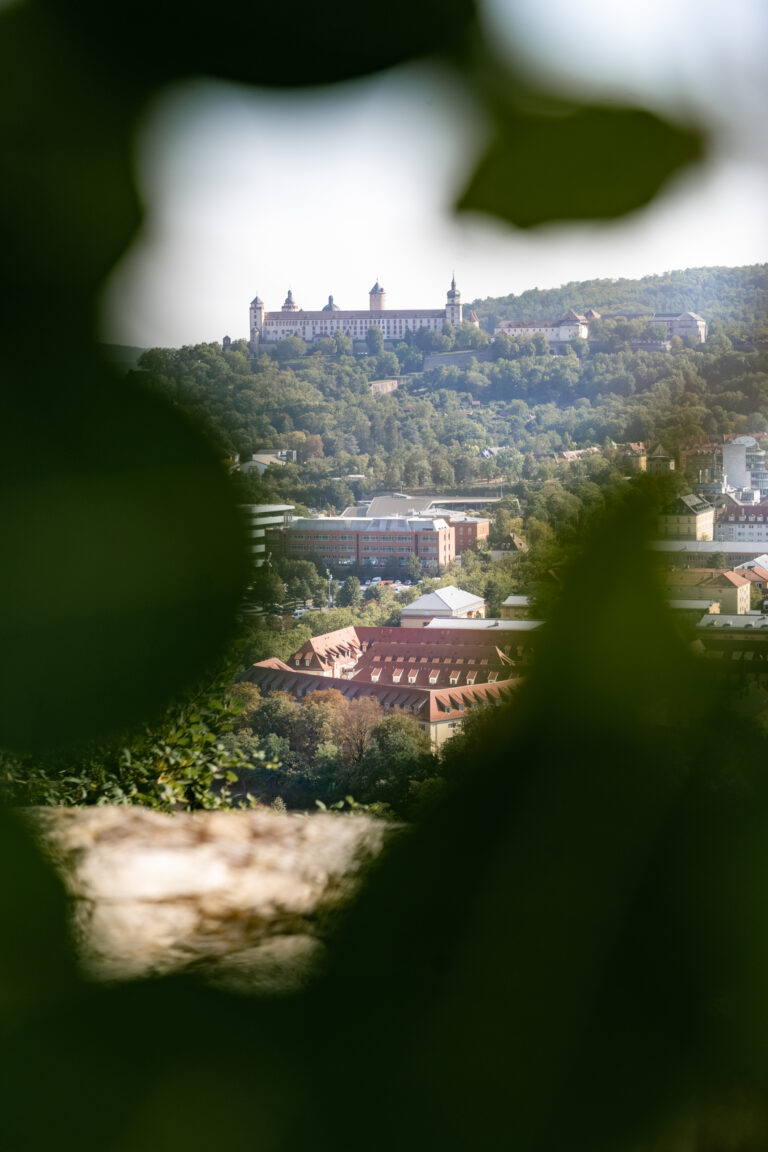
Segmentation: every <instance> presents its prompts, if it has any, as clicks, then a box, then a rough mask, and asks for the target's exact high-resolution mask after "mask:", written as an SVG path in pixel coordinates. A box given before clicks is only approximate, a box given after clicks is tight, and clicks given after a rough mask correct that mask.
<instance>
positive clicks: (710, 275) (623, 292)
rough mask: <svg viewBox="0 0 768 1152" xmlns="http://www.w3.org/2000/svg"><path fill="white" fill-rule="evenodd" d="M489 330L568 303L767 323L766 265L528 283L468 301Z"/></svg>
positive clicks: (561, 309)
mask: <svg viewBox="0 0 768 1152" xmlns="http://www.w3.org/2000/svg"><path fill="white" fill-rule="evenodd" d="M470 307H471V308H473V309H474V310H475V311H476V312H477V314H478V316H479V317H480V320H481V322H482V324H483V327H487V328H489V329H490V330H493V326H494V325H495V324H498V323H499V321H501V320H512V319H520V320H532V321H533V320H548V319H550V320H554V319H556V318H557V317H558V316H562V315H563V313H565V312H567V311H568V309H569V308H573V309H574V310H575V311H576V312H584V311H585V310H586V309H587V308H594V309H595V311H596V312H600V313H604V314H607V315H627V314H641V315H643V314H650V313H653V312H698V313H699V314H700V315H701V316H703V317H704V318H705V319H706V320H711V319H714V318H717V319H719V320H720V321H722V322H723V323H724V324H728V325H731V324H732V325H735V326H736V327H737V328H739V327H749V326H758V327H763V326H764V325H765V324H766V309H767V308H768V265H765V264H750V265H747V266H746V267H743V268H686V269H685V270H684V271H675V272H664V273H663V274H661V275H656V276H644V277H643V278H642V279H641V280H626V279H619V280H581V281H573V282H571V283H569V284H564V285H563V286H562V287H561V288H544V289H541V288H529V289H528V290H527V291H526V292H521V293H520V295H519V296H514V295H509V296H500V297H496V298H494V297H490V296H489V297H486V298H485V299H484V300H480V299H478V300H474V301H473V302H472V304H471V305H470Z"/></svg>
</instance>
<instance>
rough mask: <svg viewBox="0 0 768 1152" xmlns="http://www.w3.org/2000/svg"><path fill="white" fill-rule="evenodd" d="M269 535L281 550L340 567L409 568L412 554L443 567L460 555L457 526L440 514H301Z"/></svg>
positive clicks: (271, 543) (432, 565)
mask: <svg viewBox="0 0 768 1152" xmlns="http://www.w3.org/2000/svg"><path fill="white" fill-rule="evenodd" d="M267 540H268V547H269V548H270V550H271V551H273V552H274V553H275V554H276V555H283V556H289V557H291V558H292V559H294V560H308V559H309V558H310V557H312V556H318V557H319V558H320V559H321V560H322V561H323V562H324V563H325V564H328V565H329V566H332V567H336V568H338V567H342V568H343V567H346V566H349V565H353V564H356V565H360V566H362V567H370V568H405V567H406V566H407V564H408V557H409V556H411V555H414V556H416V557H418V559H419V560H420V561H421V563H422V565H423V566H424V567H425V568H438V567H440V568H443V567H446V566H447V565H448V564H450V563H451V561H452V560H454V559H455V556H456V549H455V537H454V530H453V528H451V527H450V525H449V524H448V523H447V522H446V521H445V520H443V519H442V518H441V517H435V518H430V517H408V516H402V517H398V516H392V517H379V518H369V517H353V518H349V519H347V518H345V517H343V516H318V517H311V518H310V517H300V518H297V519H295V520H293V521H291V523H289V524H286V525H285V526H284V527H283V528H281V529H277V530H275V531H274V532H271V533H269V535H268V538H267Z"/></svg>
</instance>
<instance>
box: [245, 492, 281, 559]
mask: <svg viewBox="0 0 768 1152" xmlns="http://www.w3.org/2000/svg"><path fill="white" fill-rule="evenodd" d="M293 509H294V505H293V504H241V505H240V510H241V512H242V513H243V515H244V516H245V518H246V520H247V522H248V535H249V536H250V538H251V547H250V551H251V557H252V559H253V563H254V564H255V565H256V567H257V568H260V567H261V565H262V564H263V563H264V561H265V560H266V558H267V555H268V549H267V531H268V530H269V529H275V528H277V527H278V526H279V527H281V528H282V527H284V526H285V525H286V524H289V523H290V521H291V513H292V512H293Z"/></svg>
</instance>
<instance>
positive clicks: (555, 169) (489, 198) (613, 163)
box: [458, 105, 703, 228]
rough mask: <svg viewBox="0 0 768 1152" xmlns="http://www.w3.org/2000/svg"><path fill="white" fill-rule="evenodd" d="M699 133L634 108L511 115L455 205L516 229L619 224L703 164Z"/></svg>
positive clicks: (590, 108)
mask: <svg viewBox="0 0 768 1152" xmlns="http://www.w3.org/2000/svg"><path fill="white" fill-rule="evenodd" d="M702 151H703V142H702V137H701V135H700V133H698V132H697V131H695V130H693V129H689V128H685V127H680V126H677V125H674V124H671V123H669V122H668V121H665V120H662V119H661V118H660V117H658V116H656V115H654V114H653V113H651V112H646V111H643V110H641V109H637V108H610V107H598V106H594V107H590V106H586V105H585V106H575V105H574V106H572V107H571V108H569V109H568V110H567V111H566V112H560V113H558V114H552V115H544V114H541V115H537V114H533V113H528V114H527V113H525V112H523V111H520V110H517V111H514V112H509V111H507V112H506V114H505V115H504V117H503V119H502V121H501V123H500V126H499V129H498V132H497V135H496V137H495V139H494V140H493V142H492V143H491V145H490V147H489V149H488V151H487V152H486V153H485V155H484V156H483V158H482V159H481V160H480V163H479V164H478V166H477V169H476V170H475V172H474V174H473V176H472V177H471V179H470V181H469V184H468V185H467V187H466V189H465V190H464V192H463V193H462V195H461V197H460V198H459V201H458V208H459V209H460V210H461V211H475V212H485V213H490V214H491V215H494V216H499V217H501V219H503V220H507V221H509V222H510V223H512V224H515V225H517V227H519V228H530V227H532V226H533V225H536V224H542V223H546V222H548V221H552V220H595V219H601V218H607V217H612V216H621V215H623V214H624V213H626V212H631V211H634V210H635V209H637V208H641V207H642V206H643V205H645V204H647V203H648V202H649V201H650V200H651V199H652V198H653V197H654V196H655V195H656V193H657V192H658V191H659V189H660V188H661V187H662V185H663V184H664V183H665V181H667V180H668V179H669V177H670V176H672V175H673V174H674V173H675V172H677V171H678V170H679V169H680V168H682V167H684V166H685V165H687V164H690V163H691V162H693V161H694V160H697V159H699V158H700V157H701V155H702Z"/></svg>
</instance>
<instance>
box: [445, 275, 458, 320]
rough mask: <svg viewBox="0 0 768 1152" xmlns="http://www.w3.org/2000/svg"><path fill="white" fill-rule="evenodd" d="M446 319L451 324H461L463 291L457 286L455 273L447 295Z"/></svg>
mask: <svg viewBox="0 0 768 1152" xmlns="http://www.w3.org/2000/svg"><path fill="white" fill-rule="evenodd" d="M445 319H446V321H447V322H448V323H449V324H461V292H459V290H458V288H457V287H456V276H455V275H454V277H453V279H452V280H451V286H450V288H449V289H448V295H447V297H446V303H445Z"/></svg>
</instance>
